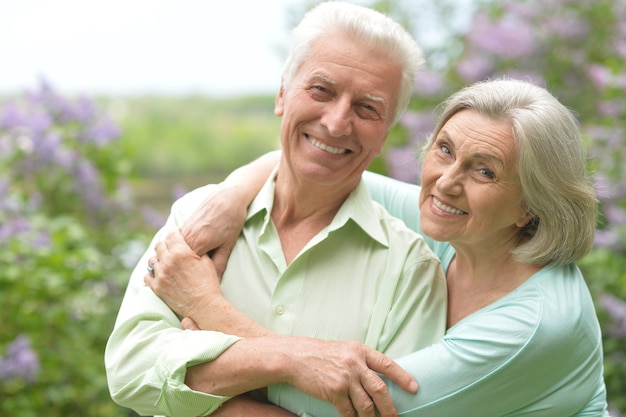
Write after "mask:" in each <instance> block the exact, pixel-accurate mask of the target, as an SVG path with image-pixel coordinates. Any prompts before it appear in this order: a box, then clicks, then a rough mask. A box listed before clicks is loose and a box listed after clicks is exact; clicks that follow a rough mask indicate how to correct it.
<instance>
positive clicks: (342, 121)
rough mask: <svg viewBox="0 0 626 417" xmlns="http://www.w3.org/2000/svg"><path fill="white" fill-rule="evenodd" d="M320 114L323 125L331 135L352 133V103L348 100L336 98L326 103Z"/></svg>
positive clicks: (337, 135)
mask: <svg viewBox="0 0 626 417" xmlns="http://www.w3.org/2000/svg"><path fill="white" fill-rule="evenodd" d="M328 104H329V105H328V107H327V108H326V111H325V112H324V115H323V116H322V120H321V123H322V126H324V127H325V128H326V129H327V130H328V133H329V135H331V136H332V137H341V136H348V135H350V134H351V133H352V118H353V116H354V115H353V112H352V105H351V103H350V101H349V100H346V99H337V100H333V101H331V102H329V103H328Z"/></svg>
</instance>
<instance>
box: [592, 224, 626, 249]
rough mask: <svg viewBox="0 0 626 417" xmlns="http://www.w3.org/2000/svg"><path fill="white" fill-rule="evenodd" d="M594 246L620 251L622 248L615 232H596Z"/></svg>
mask: <svg viewBox="0 0 626 417" xmlns="http://www.w3.org/2000/svg"><path fill="white" fill-rule="evenodd" d="M593 244H594V246H596V247H598V248H606V249H610V250H613V251H620V250H621V249H622V248H623V246H624V245H623V243H622V239H621V237H620V236H619V234H618V233H617V232H616V231H615V230H607V229H602V230H597V231H596V236H595V238H594V243H593Z"/></svg>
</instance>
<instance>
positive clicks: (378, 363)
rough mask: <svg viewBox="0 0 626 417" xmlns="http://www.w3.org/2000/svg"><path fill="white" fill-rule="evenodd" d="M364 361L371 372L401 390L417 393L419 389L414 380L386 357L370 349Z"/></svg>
mask: <svg viewBox="0 0 626 417" xmlns="http://www.w3.org/2000/svg"><path fill="white" fill-rule="evenodd" d="M366 361H367V366H368V367H369V368H370V369H371V370H373V371H374V372H378V373H379V374H382V375H384V376H386V377H387V378H389V379H390V380H391V381H393V382H395V383H396V384H398V386H399V387H400V388H402V389H403V390H405V391H407V392H411V393H415V392H417V390H418V388H419V387H418V385H417V381H415V378H413V376H412V375H411V374H410V373H408V372H407V371H405V370H404V369H403V368H402V367H401V366H400V365H398V364H397V363H396V362H395V361H393V360H392V359H391V358H389V357H388V356H386V355H383V354H382V353H380V352H377V351H375V350H373V349H372V350H369V351H368V353H367V358H366Z"/></svg>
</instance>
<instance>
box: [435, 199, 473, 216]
mask: <svg viewBox="0 0 626 417" xmlns="http://www.w3.org/2000/svg"><path fill="white" fill-rule="evenodd" d="M433 203H434V204H435V206H437V207H438V208H440V209H441V210H443V211H445V212H446V213H450V214H463V213H465V212H464V211H461V210H459V209H456V208H454V207H450V206H448V205H445V204H443V203H442V202H441V201H440V200H438V199H437V197H433Z"/></svg>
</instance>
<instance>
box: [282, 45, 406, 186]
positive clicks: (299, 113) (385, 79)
mask: <svg viewBox="0 0 626 417" xmlns="http://www.w3.org/2000/svg"><path fill="white" fill-rule="evenodd" d="M400 78H401V70H400V66H399V65H397V64H392V63H390V62H389V59H388V58H387V57H386V56H384V55H383V54H381V53H379V52H375V51H372V50H370V49H368V48H365V47H364V46H363V45H362V44H359V43H358V42H355V41H352V40H350V39H349V38H347V37H345V36H342V35H341V36H338V35H336V34H334V35H333V34H329V35H327V36H324V37H322V38H320V39H318V40H317V41H316V42H315V43H314V44H313V46H312V49H311V53H310V55H309V57H308V58H307V59H306V60H305V61H304V62H303V63H302V64H301V66H300V68H299V69H298V71H297V73H296V74H295V76H294V77H293V79H292V81H291V82H290V84H289V85H288V86H287V87H286V89H281V91H280V92H279V94H278V96H277V98H276V107H275V111H274V112H275V114H276V115H277V116H279V117H282V118H283V120H282V124H281V131H280V134H281V145H282V150H283V159H284V161H286V162H287V164H288V165H289V169H290V171H291V173H292V175H294V176H296V177H297V178H298V179H299V181H304V182H308V183H313V184H316V185H325V186H326V185H334V186H336V187H345V188H346V189H348V190H350V189H352V188H354V187H355V186H356V185H357V184H358V181H359V179H360V177H361V174H362V173H363V171H364V170H365V169H366V168H367V167H368V165H369V164H370V162H371V161H372V159H373V158H374V157H375V156H377V155H379V154H380V152H381V149H382V146H383V143H384V141H385V139H386V137H387V133H388V131H389V129H390V128H391V124H392V121H393V116H394V111H395V108H396V106H397V102H398V92H399V88H400Z"/></svg>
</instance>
